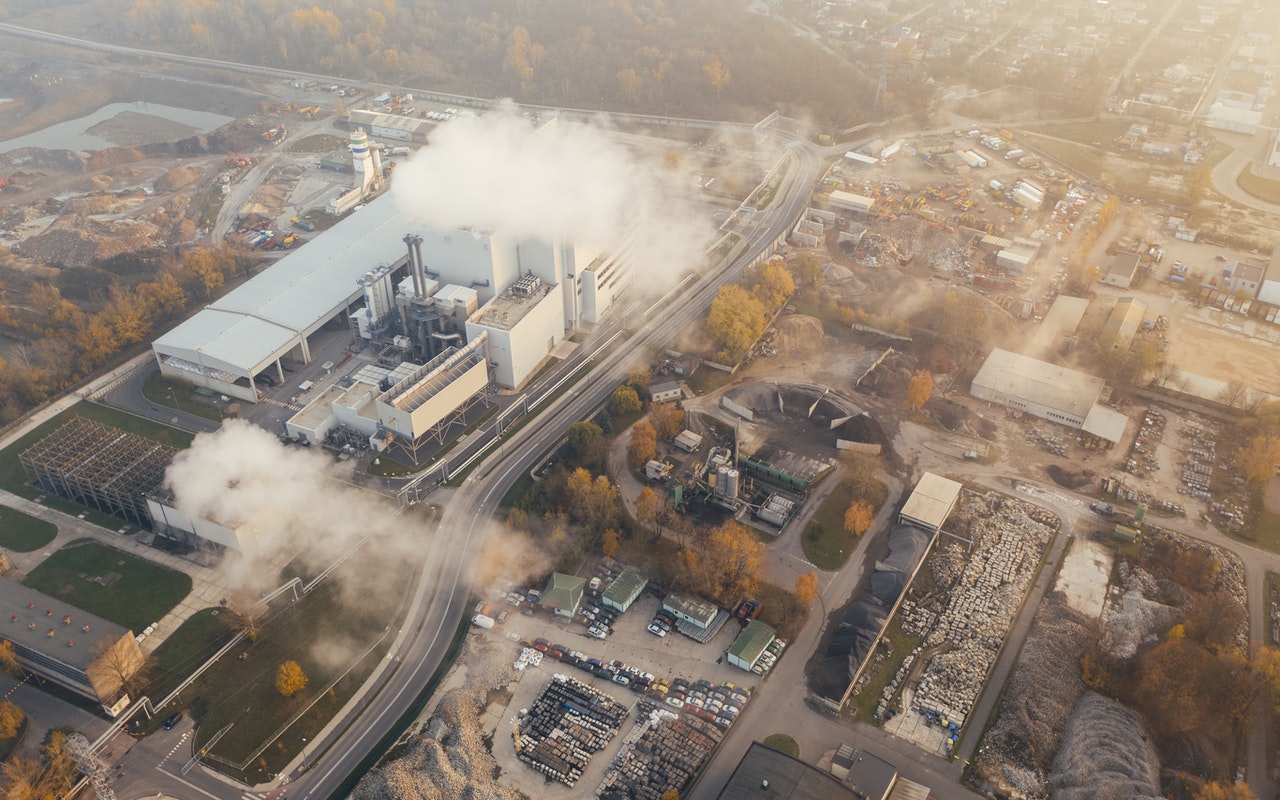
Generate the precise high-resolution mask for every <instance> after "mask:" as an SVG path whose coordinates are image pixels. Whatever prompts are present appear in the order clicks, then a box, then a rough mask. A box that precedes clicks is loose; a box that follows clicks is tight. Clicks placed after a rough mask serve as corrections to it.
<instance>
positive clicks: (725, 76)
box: [702, 58, 733, 100]
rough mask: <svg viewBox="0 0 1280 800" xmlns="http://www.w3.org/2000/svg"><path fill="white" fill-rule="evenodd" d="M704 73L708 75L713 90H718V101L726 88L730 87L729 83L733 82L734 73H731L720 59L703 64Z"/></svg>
mask: <svg viewBox="0 0 1280 800" xmlns="http://www.w3.org/2000/svg"><path fill="white" fill-rule="evenodd" d="M702 71H703V72H705V73H706V74H707V80H708V81H710V82H711V88H713V89H715V90H716V99H717V100H718V99H719V98H720V93H721V92H722V91H724V87H726V86H728V85H729V81H731V80H733V73H731V72H729V68H728V67H726V66H725V65H724V62H722V61H721V60H720V59H718V58H717V59H713V60H711V61H709V62H707V63H706V64H703V65H702Z"/></svg>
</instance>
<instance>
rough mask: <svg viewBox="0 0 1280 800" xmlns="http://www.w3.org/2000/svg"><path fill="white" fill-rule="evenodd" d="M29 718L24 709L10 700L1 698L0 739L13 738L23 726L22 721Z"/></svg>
mask: <svg viewBox="0 0 1280 800" xmlns="http://www.w3.org/2000/svg"><path fill="white" fill-rule="evenodd" d="M26 718H27V715H26V714H23V713H22V709H21V708H19V707H18V706H17V705H16V704H14V703H10V702H9V701H8V700H0V739H12V738H13V737H15V736H17V735H18V731H19V730H21V728H22V721H23V720H24V719H26Z"/></svg>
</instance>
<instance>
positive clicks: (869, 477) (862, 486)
mask: <svg viewBox="0 0 1280 800" xmlns="http://www.w3.org/2000/svg"><path fill="white" fill-rule="evenodd" d="M842 460H843V461H844V469H845V478H844V479H845V480H846V481H847V482H848V483H849V488H851V489H853V496H854V497H857V498H866V497H870V496H871V495H872V494H873V493H874V492H875V491H876V490H877V489H878V488H879V483H880V472H881V471H882V470H883V469H884V460H883V459H882V458H880V456H878V455H876V454H874V453H862V452H859V451H857V450H849V451H847V452H846V453H845V456H844V458H843V459H842Z"/></svg>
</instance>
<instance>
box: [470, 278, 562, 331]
mask: <svg viewBox="0 0 1280 800" xmlns="http://www.w3.org/2000/svg"><path fill="white" fill-rule="evenodd" d="M554 288H556V285H555V284H553V283H544V284H541V285H540V286H538V288H537V289H535V290H534V291H533V294H531V295H529V296H528V297H521V296H519V295H516V294H513V293H512V292H511V291H506V292H503V293H502V294H500V295H498V296H497V297H495V298H493V299H492V300H490V301H489V302H488V303H486V304H485V306H484V308H482V309H480V310H479V311H477V312H476V313H475V315H474V316H472V317H471V320H470V321H471V322H474V323H475V324H476V325H483V326H484V327H486V328H493V329H494V330H500V331H509V330H511V329H512V328H514V327H515V326H517V325H519V324H520V320H522V319H524V318H525V316H526V315H527V314H528V313H529V312H530V311H532V310H533V309H534V307H536V306H537V305H538V304H539V303H541V302H542V301H543V299H545V298H546V296H547V295H549V294H551V290H552V289H554Z"/></svg>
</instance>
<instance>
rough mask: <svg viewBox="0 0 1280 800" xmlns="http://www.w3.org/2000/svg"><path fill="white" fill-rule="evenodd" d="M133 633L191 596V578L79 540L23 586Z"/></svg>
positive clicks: (94, 543) (30, 575) (38, 568)
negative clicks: (188, 595)
mask: <svg viewBox="0 0 1280 800" xmlns="http://www.w3.org/2000/svg"><path fill="white" fill-rule="evenodd" d="M22 583H23V584H24V585H26V586H30V587H31V588H32V589H35V590H37V591H40V592H44V593H45V594H47V595H49V596H50V597H56V598H59V599H61V600H65V601H66V602H68V603H70V604H71V605H73V606H75V607H76V608H83V609H84V610H85V611H89V612H92V613H94V614H97V615H98V616H100V617H102V618H103V619H106V620H110V621H111V622H114V623H116V624H118V625H123V626H124V627H126V628H129V629H130V630H132V631H134V632H135V633H137V632H138V631H141V630H142V629H144V628H146V627H147V626H148V625H150V624H151V623H153V622H158V621H160V618H161V617H163V616H164V615H165V614H167V613H169V612H170V611H172V610H173V608H174V606H176V605H178V603H180V602H181V601H182V598H184V597H186V596H187V594H188V593H190V592H191V577H190V576H188V575H185V574H183V573H181V572H177V571H176V570H171V569H169V568H167V567H161V566H159V565H157V564H152V563H151V562H149V561H144V560H143V559H141V558H138V557H137V556H134V555H130V554H129V553H126V552H124V551H123V550H116V549H115V548H113V547H107V546H106V545H102V544H98V543H97V542H95V541H93V540H91V539H80V540H78V541H75V542H72V543H71V544H69V545H67V546H66V547H64V548H62V549H61V550H59V551H58V552H56V553H54V554H53V555H51V556H49V558H47V559H45V560H44V562H43V563H41V564H40V566H38V567H36V568H35V569H33V570H32V571H31V573H30V574H28V575H27V578H26V580H24V581H23V582H22Z"/></svg>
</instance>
